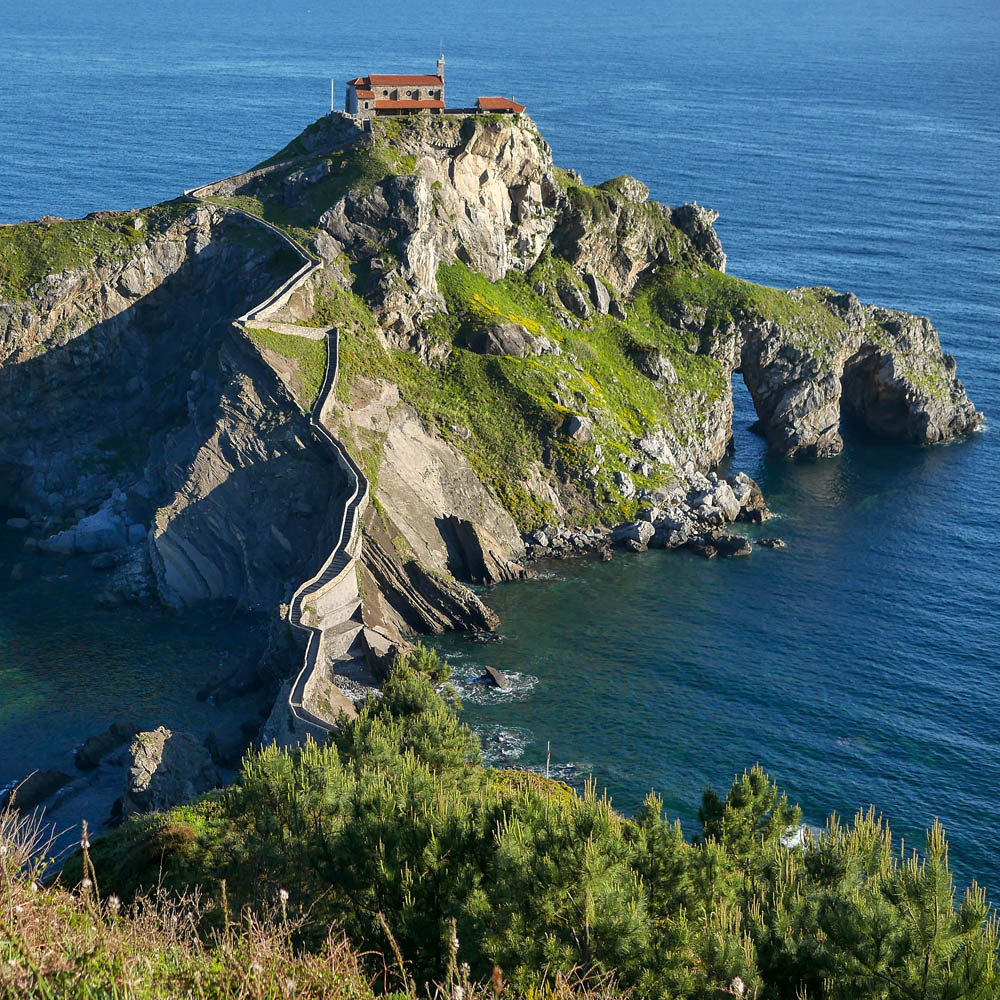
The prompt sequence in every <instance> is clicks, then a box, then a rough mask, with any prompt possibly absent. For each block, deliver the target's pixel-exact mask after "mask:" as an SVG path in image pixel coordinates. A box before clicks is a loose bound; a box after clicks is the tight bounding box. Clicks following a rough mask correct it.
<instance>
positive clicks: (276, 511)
mask: <svg viewBox="0 0 1000 1000" xmlns="http://www.w3.org/2000/svg"><path fill="white" fill-rule="evenodd" d="M648 195H649V191H648V189H647V188H646V186H645V185H644V184H643V183H642V182H641V181H639V180H637V179H635V178H634V177H630V176H620V177H616V178H614V179H612V180H609V181H606V182H604V183H603V184H600V185H598V186H596V187H591V186H588V185H586V184H584V183H583V181H582V179H581V177H580V176H579V175H578V174H577V173H575V172H574V171H572V170H563V169H561V168H559V167H557V166H555V165H554V163H553V160H552V153H551V150H550V147H549V145H548V144H547V143H546V141H545V140H544V138H543V137H542V136H541V134H540V133H539V131H538V129H537V128H536V126H535V125H534V123H533V122H532V121H531V120H530V119H528V118H527V117H526V116H524V115H519V116H515V117H512V116H499V115H493V116H491V115H483V114H478V115H468V116H465V117H437V116H436V117H426V116H414V117H410V118H399V119H373V120H372V121H371V122H370V123H369V127H368V128H367V129H365V130H363V129H361V128H359V127H358V123H356V122H355V121H354V120H353V119H351V118H350V117H349V116H346V115H342V114H339V113H331V114H330V115H328V116H326V117H324V118H321V119H320V120H319V121H317V122H316V123H314V124H313V125H311V126H310V127H309V128H307V129H306V130H305V131H304V132H303V133H302V134H301V135H300V136H299V137H297V138H296V139H295V140H293V141H292V142H291V143H290V144H289V145H288V146H287V147H286V148H285V149H283V150H282V151H281V152H280V153H278V154H276V155H275V156H274V157H272V158H271V159H270V160H268V161H266V162H265V163H263V164H261V165H260V166H258V167H256V168H254V169H252V170H249V171H247V172H246V173H244V174H240V175H237V176H235V177H230V178H227V179H225V180H223V181H219V182H216V183H212V184H208V185H206V186H204V187H202V188H198V189H194V190H192V191H190V192H187V193H186V195H185V197H183V198H179V199H177V200H175V201H172V202H168V203H166V204H162V205H157V206H154V207H153V208H149V209H144V210H141V211H133V212H126V213H104V212H102V213H96V214H94V215H92V216H89V217H88V218H86V219H83V220H76V221H67V220H61V219H52V218H46V219H42V220H41V221H39V222H33V223H22V224H19V225H15V226H7V227H3V228H2V229H0V299H2V301H0V386H2V392H3V398H4V401H5V405H4V407H3V408H2V411H0V470H2V473H3V474H2V476H0V506H3V507H6V508H12V509H14V510H15V511H16V512H17V516H16V517H15V518H13V519H12V523H13V524H15V526H18V527H21V528H24V529H26V530H28V531H29V535H28V539H27V542H26V544H28V545H29V546H37V547H40V548H42V549H45V550H48V551H51V552H53V553H60V554H64V555H66V554H74V553H80V554H86V556H87V557H88V558H91V559H93V560H94V562H95V565H98V566H102V567H104V568H106V569H107V570H108V573H109V578H108V585H107V587H106V588H105V590H104V591H103V593H102V594H101V595H100V598H101V599H102V600H104V601H106V602H108V603H112V604H113V603H118V602H122V601H131V600H158V601H161V602H163V603H165V604H166V605H169V606H171V607H174V608H177V609H181V610H182V609H184V608H185V607H190V606H193V605H197V604H201V603H204V602H223V603H225V604H227V605H229V606H231V607H235V608H239V609H242V610H249V611H253V612H255V613H260V614H262V615H264V616H266V617H267V618H268V619H269V620H270V621H271V623H272V626H273V627H272V629H271V643H270V646H269V649H268V652H267V654H266V655H265V657H264V659H263V661H262V663H261V664H259V665H257V667H255V668H253V669H248V668H244V669H243V670H242V671H240V672H239V678H238V679H237V682H238V683H239V685H241V689H245V688H246V687H247V686H257V687H258V688H260V689H261V690H262V691H264V692H265V693H266V696H267V697H268V698H270V699H274V698H275V697H277V708H276V711H275V713H274V714H273V716H272V719H271V721H270V722H269V723H268V726H267V727H265V735H266V736H269V737H270V738H276V739H279V740H281V739H289V740H294V739H297V738H299V737H301V735H302V731H301V727H299V728H298V729H297V728H296V726H297V721H296V719H295V718H294V716H296V715H297V714H299V713H297V712H296V711H293V712H292V713H291V715H289V712H288V704H289V702H291V704H292V708H293V710H295V709H301V713H303V714H302V718H305V719H306V722H307V723H308V721H309V719H312V720H313V722H317V721H318V722H325V723H332V721H333V719H334V718H335V717H336V715H337V713H338V712H339V711H341V710H347V711H348V712H350V711H351V709H352V699H350V698H348V697H346V696H345V695H344V687H345V685H346V686H347V688H348V689H349V688H350V683H349V682H350V678H351V677H352V675H354V676H362V675H364V676H365V677H366V678H367V679H368V680H369V681H370V680H372V679H377V677H378V676H380V675H381V674H382V673H384V670H385V669H386V665H387V664H388V663H389V662H391V660H392V658H393V657H394V656H396V655H398V653H399V651H400V650H401V649H405V648H406V639H407V638H408V637H411V636H413V635H415V634H419V633H427V632H435V631H441V630H445V629H453V628H468V629H480V630H481V629H491V628H493V627H495V625H496V624H497V620H496V617H495V615H494V614H493V612H492V611H490V609H489V608H487V607H486V605H485V604H484V603H483V602H482V600H481V599H480V598H479V597H478V596H477V595H476V594H475V593H474V592H473V591H472V590H470V589H469V586H468V585H469V584H493V583H496V582H499V581H504V580H512V579H517V578H520V577H523V576H524V575H525V574H526V566H527V565H528V563H529V562H530V560H531V559H533V558H535V557H537V556H539V555H553V554H566V553H571V552H578V551H595V550H596V551H605V552H607V550H608V549H609V547H610V546H612V545H619V546H622V547H627V548H632V549H636V550H642V549H644V548H646V547H647V546H650V545H660V546H665V547H677V546H682V545H683V546H688V547H692V548H694V549H696V550H697V551H699V552H701V553H702V554H703V555H708V556H714V555H715V554H717V553H721V554H736V555H741V554H748V553H749V552H750V545H749V543H748V542H747V540H746V539H745V538H744V537H743V536H741V535H739V534H731V533H728V531H727V526H728V525H729V524H731V523H732V522H735V521H740V520H749V521H760V520H762V519H763V518H764V517H766V516H767V508H766V505H765V501H764V498H763V497H762V496H761V494H760V490H759V489H758V488H757V486H756V484H755V483H754V482H753V481H752V480H751V479H749V477H747V476H745V475H742V474H738V475H736V476H733V477H731V478H730V479H729V480H728V481H726V480H723V479H720V478H719V477H718V476H717V475H716V473H715V472H714V471H713V468H714V466H716V465H717V464H718V463H719V461H720V460H721V459H722V458H723V457H724V456H725V454H726V452H727V447H728V446H729V444H730V441H731V438H732V413H733V400H732V387H731V378H732V375H733V374H734V373H739V374H741V375H742V377H743V379H744V381H745V382H746V385H747V387H748V389H749V391H750V394H751V396H752V398H753V402H754V405H755V407H756V410H757V414H758V417H759V422H758V426H759V430H760V432H761V433H762V434H763V435H764V436H766V438H767V440H768V442H769V444H770V447H771V448H772V449H773V450H774V451H775V452H777V453H779V454H781V455H785V456H788V457H789V458H822V457H824V456H829V455H833V454H836V453H837V452H839V451H840V450H841V448H842V447H843V442H842V439H841V436H840V430H839V428H840V424H841V420H842V419H845V418H846V419H851V420H854V421H857V422H858V423H859V424H861V425H862V426H864V427H866V428H867V429H868V430H870V431H871V432H873V433H875V434H878V435H881V436H884V437H886V438H891V439H893V440H896V441H899V442H900V443H902V444H910V445H929V444H935V443H937V442H940V441H945V440H948V439H950V438H952V437H955V436H956V435H960V434H963V433H966V432H968V431H971V430H974V429H975V428H976V427H977V426H978V425H979V424H980V423H981V422H982V420H983V416H982V414H981V413H978V412H977V411H976V409H975V407H974V406H973V404H972V403H971V402H970V400H969V399H968V397H967V396H966V394H965V391H964V388H963V386H962V384H961V382H960V381H959V380H958V378H957V377H956V371H955V368H956V366H955V360H954V359H953V358H952V357H951V356H950V355H947V354H943V353H942V351H941V347H940V344H939V341H938V335H937V333H936V331H935V330H934V327H933V326H932V325H931V324H930V322H929V321H928V320H926V319H924V318H922V317H917V316H911V315H908V314H906V313H902V312H897V311H893V310H888V309H883V308H880V307H878V306H870V305H863V304H862V303H861V302H859V301H858V299H857V298H856V297H855V296H854V295H852V294H850V293H843V292H836V291H834V290H832V289H829V288H795V289H791V290H788V291H784V290H779V289H775V288H768V287H764V286H761V285H756V284H753V283H751V282H748V281H744V280H741V279H739V278H736V277H733V276H731V275H728V274H727V273H726V255H725V253H724V252H723V249H722V246H721V243H720V241H719V239H718V237H717V235H716V233H715V231H714V229H713V223H714V221H715V219H716V213H714V212H712V211H710V210H709V209H707V208H703V207H701V206H699V205H696V204H685V205H682V206H680V207H670V206H667V205H662V204H659V203H657V202H654V201H650V200H649V197H648ZM331 442H332V445H331ZM336 449H340V451H339V452H338V451H337V450H336ZM352 468H354V469H356V473H355V472H352V471H351V470H352ZM348 501H352V504H353V506H352V505H351V504H349V503H348ZM345 505H347V506H348V508H349V509H350V511H351V515H350V518H348V519H347V520H346V521H345ZM348 521H349V523H348ZM764 542H765V543H773V544H780V543H779V542H778V540H772V539H765V540H764ZM335 553H339V562H335V561H334V559H333V555H334V554H335ZM303 581H311V583H310V586H308V587H305V588H303V587H302V586H300V585H302V584H303ZM289 617H291V619H292V622H293V624H295V625H300V626H301V628H300V629H298V630H295V632H293V633H290V632H289V630H287V629H286V628H285V627H284V625H283V620H284V619H285V618H289ZM298 633H301V634H302V636H303V638H304V637H305V636H307V635H308V634H310V633H311V634H314V635H315V637H316V642H317V643H318V646H317V649H316V652H315V656H314V659H315V664H314V665H313V667H312V668H310V670H309V676H308V677H306V678H305V679H302V678H301V677H300V678H299V680H300V687H301V686H302V685H305V688H306V689H303V690H299V691H298V694H296V691H295V689H294V681H295V676H296V674H297V673H298V670H299V667H300V666H301V652H300V650H299V648H298V646H297V645H296V643H295V641H294V639H295V637H296V636H297V634H298ZM352 672H353V674H352ZM282 684H284V687H283V688H282V687H281V685H282ZM279 691H280V693H279ZM298 721H302V719H301V718H300V719H299V720H298ZM306 728H307V729H308V728H309V727H308V724H307V726H306ZM314 728H315V727H314Z"/></svg>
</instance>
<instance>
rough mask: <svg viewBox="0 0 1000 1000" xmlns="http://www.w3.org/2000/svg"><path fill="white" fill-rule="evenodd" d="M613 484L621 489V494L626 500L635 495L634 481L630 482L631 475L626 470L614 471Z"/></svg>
mask: <svg viewBox="0 0 1000 1000" xmlns="http://www.w3.org/2000/svg"><path fill="white" fill-rule="evenodd" d="M615 485H616V486H617V487H618V489H619V490H621V494H622V496H623V497H625V499H626V500H627V499H628V498H629V497H634V496H635V483H634V482H632V477H631V476H630V475H629V474H628V473H627V472H616V473H615Z"/></svg>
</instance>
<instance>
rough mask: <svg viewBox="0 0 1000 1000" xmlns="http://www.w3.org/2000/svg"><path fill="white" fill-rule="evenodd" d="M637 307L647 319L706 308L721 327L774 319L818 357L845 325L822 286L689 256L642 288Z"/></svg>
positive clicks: (708, 319)
mask: <svg viewBox="0 0 1000 1000" xmlns="http://www.w3.org/2000/svg"><path fill="white" fill-rule="evenodd" d="M632 308H633V311H634V312H635V313H636V314H637V315H641V316H643V317H645V318H651V317H653V316H661V317H662V316H672V315H675V314H677V313H680V312H685V311H688V312H690V311H691V310H692V309H701V310H704V313H705V317H704V321H705V324H706V326H707V327H708V328H714V329H716V330H718V329H719V328H721V327H723V326H724V325H726V324H728V323H732V322H733V321H734V320H736V319H742V318H748V317H756V318H759V319H763V320H769V321H772V322H774V323H777V324H778V325H780V326H781V327H783V328H784V329H785V330H786V331H788V333H790V334H791V335H792V336H791V339H792V341H793V342H794V343H797V344H799V345H800V346H802V347H804V348H807V349H809V350H810V351H812V352H813V353H814V354H816V355H818V356H823V355H828V354H830V353H832V351H833V349H834V347H835V346H836V345H837V344H838V343H839V342H840V341H841V339H842V337H843V335H844V330H845V328H844V324H843V322H842V321H841V320H840V319H839V318H838V317H837V316H835V315H834V314H833V313H832V312H831V311H830V309H829V308H828V307H827V305H826V303H825V301H824V300H823V297H822V294H821V292H820V290H818V289H801V290H795V291H784V290H782V289H780V288H770V287H768V286H766V285H757V284H754V283H753V282H752V281H744V280H743V279H742V278H735V277H733V276H732V275H728V274H723V273H722V272H721V271H717V270H715V269H714V268H711V267H708V266H707V265H704V264H691V263H690V262H688V261H681V262H680V263H677V264H674V265H672V266H670V267H666V268H662V269H661V270H660V271H659V272H658V273H657V274H656V275H655V276H654V277H653V278H652V279H650V280H649V281H648V282H647V283H646V284H645V285H644V287H642V288H640V289H639V290H638V292H637V294H636V298H635V302H634V303H633V306H632Z"/></svg>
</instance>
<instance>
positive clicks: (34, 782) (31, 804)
mask: <svg viewBox="0 0 1000 1000" xmlns="http://www.w3.org/2000/svg"><path fill="white" fill-rule="evenodd" d="M72 780H73V779H72V778H71V777H70V776H69V775H68V774H66V773H65V772H64V771H34V772H33V773H31V774H29V775H28V776H27V777H26V778H25V779H24V780H23V781H21V782H19V783H18V784H17V785H16V786H14V787H13V788H10V789H7V790H5V791H3V792H0V809H6V808H7V807H8V806H11V807H12V808H14V809H20V810H21V811H22V812H27V811H28V810H30V809H34V808H35V807H36V806H39V805H41V804H42V803H43V802H44V801H45V800H46V799H49V798H51V797H52V796H53V795H55V793H56V792H58V791H59V789H60V788H63V787H65V786H66V785H68V784H69V783H70V782H71V781H72Z"/></svg>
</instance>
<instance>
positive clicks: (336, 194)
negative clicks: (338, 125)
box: [206, 143, 416, 243]
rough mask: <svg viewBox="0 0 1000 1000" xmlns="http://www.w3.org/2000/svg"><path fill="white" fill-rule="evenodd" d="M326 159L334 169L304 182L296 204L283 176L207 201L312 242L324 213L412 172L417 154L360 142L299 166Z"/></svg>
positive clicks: (386, 145) (303, 166)
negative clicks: (289, 196)
mask: <svg viewBox="0 0 1000 1000" xmlns="http://www.w3.org/2000/svg"><path fill="white" fill-rule="evenodd" d="M286 148H288V147H286ZM322 163H326V164H328V166H329V168H330V172H329V173H328V174H327V175H326V176H325V177H323V178H322V179H321V180H318V181H316V182H315V183H313V184H309V185H308V186H306V187H304V188H303V189H302V190H301V191H300V192H299V194H298V195H297V196H296V198H295V200H294V201H293V202H292V203H291V204H289V203H288V202H287V200H286V196H285V188H284V185H283V183H282V180H283V175H276V176H273V177H265V178H263V179H261V180H260V181H259V182H258V183H257V186H256V187H255V189H254V192H253V194H241V195H233V196H231V197H225V198H224V197H213V198H209V199H206V200H209V201H212V202H214V203H216V204H220V205H229V206H231V207H233V208H240V209H242V210H243V211H245V212H249V213H250V214H251V215H256V216H258V217H259V218H262V219H264V220H266V221H267V222H270V223H272V224H273V225H276V226H280V227H281V228H282V229H285V230H287V231H289V233H290V234H291V235H293V236H295V237H296V238H298V239H299V240H300V242H305V243H308V242H309V241H310V237H311V236H312V235H314V234H315V232H316V224H317V221H318V219H319V217H320V216H321V215H322V214H323V213H324V212H325V211H326V210H327V209H329V208H332V207H333V206H334V205H335V204H336V203H337V202H338V201H339V200H340V199H341V198H342V197H343V196H344V195H345V194H347V193H348V192H349V191H352V190H357V191H361V192H367V191H370V190H371V189H372V188H373V187H374V186H375V185H376V184H378V183H380V182H381V181H383V180H385V179H386V178H387V177H390V176H393V175H398V174H408V173H412V172H413V168H414V166H415V164H416V158H415V157H414V156H412V155H409V154H403V153H401V152H400V151H398V150H396V149H395V148H394V147H393V146H392V145H391V144H386V143H382V144H375V145H367V144H357V145H354V146H351V147H349V148H347V149H343V150H338V151H336V152H333V153H330V154H327V155H320V156H316V157H315V158H314V159H313V160H309V161H307V162H305V163H303V164H301V165H300V166H299V167H297V169H302V170H308V169H311V168H313V167H316V166H318V165H319V164H322ZM303 237H305V238H304V239H303Z"/></svg>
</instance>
